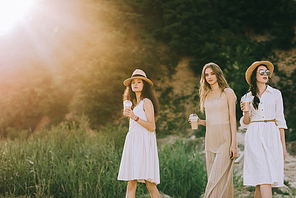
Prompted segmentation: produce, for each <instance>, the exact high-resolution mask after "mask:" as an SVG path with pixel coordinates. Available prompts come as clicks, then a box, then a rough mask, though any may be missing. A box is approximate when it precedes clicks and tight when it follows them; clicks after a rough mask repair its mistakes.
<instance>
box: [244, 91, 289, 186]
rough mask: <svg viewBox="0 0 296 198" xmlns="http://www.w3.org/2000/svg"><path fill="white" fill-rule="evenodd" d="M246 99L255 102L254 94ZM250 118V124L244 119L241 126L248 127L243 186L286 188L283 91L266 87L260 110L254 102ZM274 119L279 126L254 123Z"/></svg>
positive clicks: (271, 123)
mask: <svg viewBox="0 0 296 198" xmlns="http://www.w3.org/2000/svg"><path fill="white" fill-rule="evenodd" d="M246 97H247V98H249V99H250V100H251V101H253V98H254V96H252V94H251V92H249V93H247V94H246ZM258 97H259V96H258ZM259 98H260V97H259ZM249 115H250V119H251V122H250V124H249V125H246V124H244V123H243V117H242V118H241V119H240V124H241V126H242V127H245V128H247V132H246V135H245V156H244V170H243V179H244V185H248V186H256V185H260V184H271V186H272V187H281V186H283V185H284V159H283V147H282V143H281V138H280V131H279V128H284V129H287V125H286V121H285V118H284V107H283V99H282V94H281V92H280V91H279V90H277V89H274V88H272V87H270V86H267V89H266V90H265V92H264V93H263V94H262V96H261V98H260V103H259V105H258V109H257V110H256V109H254V107H253V105H252V102H251V104H250V112H249ZM273 119H275V120H276V123H275V122H252V121H262V120H273Z"/></svg>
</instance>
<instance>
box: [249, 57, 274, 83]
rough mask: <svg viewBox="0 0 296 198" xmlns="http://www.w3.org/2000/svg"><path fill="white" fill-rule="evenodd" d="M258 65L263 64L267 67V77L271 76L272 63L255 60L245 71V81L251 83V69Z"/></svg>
mask: <svg viewBox="0 0 296 198" xmlns="http://www.w3.org/2000/svg"><path fill="white" fill-rule="evenodd" d="M260 65H264V66H266V67H267V69H268V70H269V71H270V75H269V77H271V75H272V73H273V70H274V66H273V64H272V63H271V62H269V61H256V62H254V63H253V64H252V65H251V66H250V67H249V68H248V69H247V71H246V75H245V76H246V81H247V83H248V84H249V85H251V76H252V73H253V71H254V70H255V69H256V68H257V67H258V66H260Z"/></svg>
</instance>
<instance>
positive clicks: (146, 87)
mask: <svg viewBox="0 0 296 198" xmlns="http://www.w3.org/2000/svg"><path fill="white" fill-rule="evenodd" d="M123 84H124V85H125V86H126V89H125V92H124V94H123V100H124V101H125V100H130V101H131V102H132V106H131V109H126V110H124V115H125V116H127V117H129V120H130V123H129V132H128V133H127V135H126V139H125V144H124V148H123V153H122V159H121V163H120V168H119V173H118V180H124V181H128V184H127V192H126V197H127V198H134V197H135V193H136V189H137V182H143V183H145V184H146V187H147V189H148V191H149V193H150V195H151V197H152V198H159V197H160V195H159V192H158V190H157V187H156V185H157V184H159V183H160V177H159V161H158V153H157V144H156V134H155V118H154V115H156V113H157V109H158V100H157V98H156V96H155V93H154V91H153V90H152V86H153V83H152V81H151V80H150V79H148V78H147V77H146V74H145V72H144V71H142V70H140V69H136V70H135V71H134V72H133V74H132V76H131V78H128V79H126V80H125V81H124V82H123Z"/></svg>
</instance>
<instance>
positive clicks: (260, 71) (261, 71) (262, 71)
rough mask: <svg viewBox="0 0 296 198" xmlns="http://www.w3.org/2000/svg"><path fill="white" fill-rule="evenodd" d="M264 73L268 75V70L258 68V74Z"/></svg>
mask: <svg viewBox="0 0 296 198" xmlns="http://www.w3.org/2000/svg"><path fill="white" fill-rule="evenodd" d="M264 73H265V74H266V75H267V76H269V75H270V71H269V70H266V71H264V70H263V69H260V70H259V74H260V75H261V76H263V75H264Z"/></svg>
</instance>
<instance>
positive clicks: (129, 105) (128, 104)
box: [123, 100, 133, 110]
mask: <svg viewBox="0 0 296 198" xmlns="http://www.w3.org/2000/svg"><path fill="white" fill-rule="evenodd" d="M132 105H133V103H132V102H131V101H130V100H125V101H124V102H123V110H126V109H131V108H132Z"/></svg>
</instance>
